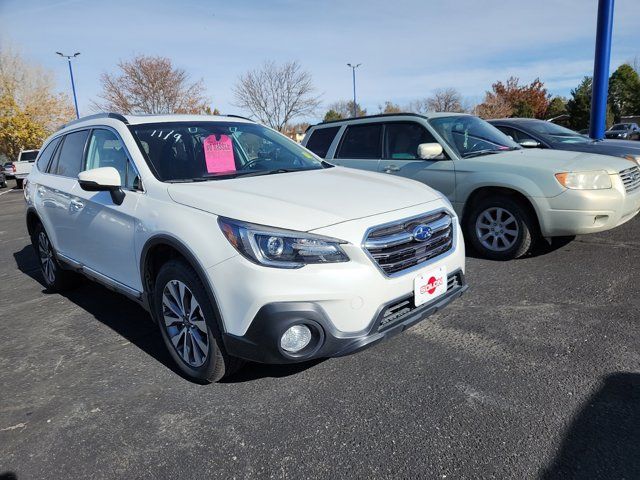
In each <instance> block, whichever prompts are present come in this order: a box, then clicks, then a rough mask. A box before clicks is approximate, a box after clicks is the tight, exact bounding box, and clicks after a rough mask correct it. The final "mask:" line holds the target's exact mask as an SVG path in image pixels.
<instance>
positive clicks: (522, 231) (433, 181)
mask: <svg viewBox="0 0 640 480" xmlns="http://www.w3.org/2000/svg"><path fill="white" fill-rule="evenodd" d="M302 144H303V145H305V146H306V147H307V148H309V149H310V150H311V151H313V152H315V153H316V154H317V155H319V156H321V157H323V158H326V159H327V160H328V161H329V162H331V163H333V164H336V165H343V166H345V167H352V168H358V169H364V170H371V171H375V172H383V173H387V174H389V175H390V176H401V177H406V178H411V179H414V180H418V181H420V182H423V183H425V184H427V185H429V186H430V187H433V188H434V189H436V190H439V191H440V192H442V193H443V194H444V195H445V196H446V197H447V198H448V199H449V200H450V201H451V203H452V204H453V207H454V208H455V210H456V212H457V213H458V215H459V216H460V219H461V222H460V223H461V225H462V228H463V229H464V231H465V236H466V238H467V241H468V243H470V244H471V245H472V246H473V247H474V248H475V250H476V251H477V252H479V253H480V254H481V255H483V256H485V257H487V258H492V259H497V260H507V259H512V258H518V257H521V256H523V255H525V254H526V253H527V252H528V251H529V250H530V248H531V246H532V244H533V242H534V241H535V240H536V239H537V238H540V237H547V238H550V237H558V236H573V235H578V234H585V233H595V232H602V231H604V230H608V229H610V228H614V227H616V226H618V225H621V224H623V223H624V222H627V221H629V220H631V219H632V218H633V217H634V216H635V215H637V214H638V211H640V168H639V166H638V163H637V161H636V160H635V159H633V158H631V159H623V158H618V157H610V156H607V155H596V154H589V153H581V152H569V151H560V150H537V149H523V148H522V147H521V146H520V145H518V144H517V143H515V142H514V141H513V140H511V139H510V138H509V137H508V136H507V135H505V134H504V133H502V132H501V131H500V130H498V129H497V128H495V127H494V126H492V125H490V124H489V123H487V122H485V121H484V120H481V119H480V118H478V117H475V116H472V115H465V114H459V113H433V114H428V115H424V116H423V115H416V114H390V115H376V116H372V117H361V118H354V119H347V120H338V121H334V122H325V123H321V124H319V125H315V126H312V127H311V128H310V129H309V130H308V131H307V135H306V136H305V139H304V140H303V142H302Z"/></svg>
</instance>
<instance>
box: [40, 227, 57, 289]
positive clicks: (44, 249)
mask: <svg viewBox="0 0 640 480" xmlns="http://www.w3.org/2000/svg"><path fill="white" fill-rule="evenodd" d="M38 253H39V254H40V266H41V267H42V274H43V275H44V277H45V279H46V280H47V283H49V284H53V283H54V282H55V281H56V264H55V262H54V260H53V250H52V249H51V243H49V239H48V238H47V235H46V234H45V233H44V232H40V235H39V236H38Z"/></svg>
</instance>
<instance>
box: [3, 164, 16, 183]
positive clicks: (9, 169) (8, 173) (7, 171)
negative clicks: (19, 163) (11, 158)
mask: <svg viewBox="0 0 640 480" xmlns="http://www.w3.org/2000/svg"><path fill="white" fill-rule="evenodd" d="M2 168H3V169H4V175H5V177H6V178H8V179H12V178H13V172H15V171H16V167H14V166H13V162H5V164H4V165H3V166H2Z"/></svg>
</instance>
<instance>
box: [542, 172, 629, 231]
mask: <svg viewBox="0 0 640 480" xmlns="http://www.w3.org/2000/svg"><path fill="white" fill-rule="evenodd" d="M611 178H612V183H613V186H612V188H610V189H606V190H566V191H565V192H563V193H561V194H560V195H558V196H557V197H553V198H549V199H541V198H536V199H535V200H536V201H537V202H538V208H537V210H538V213H539V219H540V227H541V229H542V234H543V236H545V237H555V236H562V235H582V234H588V233H597V232H603V231H605V230H609V229H612V228H615V227H617V226H619V225H622V224H623V223H625V222H628V221H629V220H631V219H632V218H633V217H635V216H636V215H637V214H638V212H640V189H637V190H635V191H632V192H626V191H625V188H624V185H623V184H622V180H620V177H619V176H617V175H612V176H611Z"/></svg>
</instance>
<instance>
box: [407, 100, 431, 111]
mask: <svg viewBox="0 0 640 480" xmlns="http://www.w3.org/2000/svg"><path fill="white" fill-rule="evenodd" d="M405 110H406V111H407V112H411V113H419V114H421V115H424V114H425V113H427V112H428V111H430V109H429V102H428V99H427V98H417V99H415V100H412V101H410V102H409V104H408V105H407V107H406V109H405Z"/></svg>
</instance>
